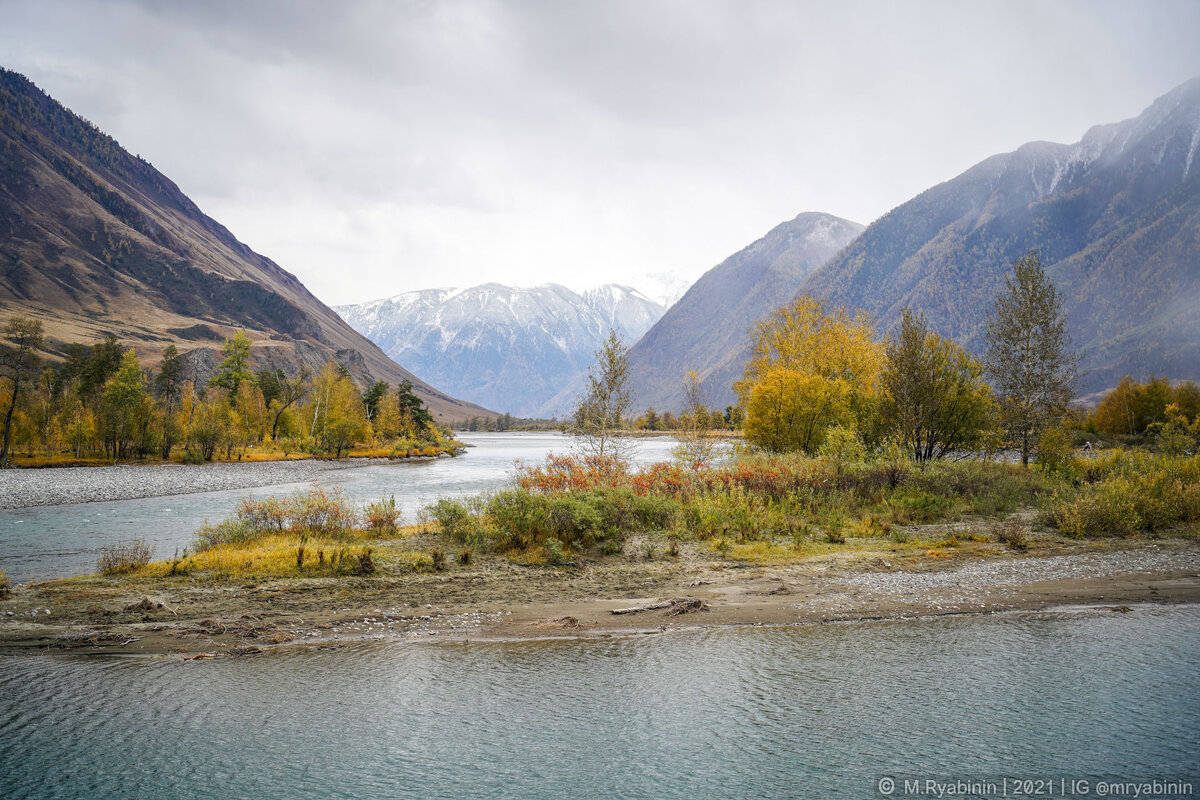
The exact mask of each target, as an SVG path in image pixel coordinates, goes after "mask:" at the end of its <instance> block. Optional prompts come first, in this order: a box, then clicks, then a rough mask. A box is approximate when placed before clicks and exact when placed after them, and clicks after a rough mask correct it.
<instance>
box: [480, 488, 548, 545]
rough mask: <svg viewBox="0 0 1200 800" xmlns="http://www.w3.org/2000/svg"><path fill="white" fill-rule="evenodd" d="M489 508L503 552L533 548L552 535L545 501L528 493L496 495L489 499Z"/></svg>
mask: <svg viewBox="0 0 1200 800" xmlns="http://www.w3.org/2000/svg"><path fill="white" fill-rule="evenodd" d="M485 508H486V513H487V515H488V519H489V520H491V522H492V524H493V525H494V526H495V527H496V531H497V534H498V536H499V539H500V541H499V544H500V547H501V549H502V550H513V549H521V550H524V549H526V548H529V547H533V546H534V545H536V544H539V543H540V542H542V541H543V540H544V539H545V538H546V535H547V533H548V531H549V527H548V524H549V523H548V515H547V510H546V502H545V498H544V497H542V496H540V495H538V496H534V495H533V494H531V493H530V492H529V491H527V490H525V489H508V490H505V491H502V492H496V493H495V494H493V495H492V496H491V497H489V498H488V500H487V504H486V507H485Z"/></svg>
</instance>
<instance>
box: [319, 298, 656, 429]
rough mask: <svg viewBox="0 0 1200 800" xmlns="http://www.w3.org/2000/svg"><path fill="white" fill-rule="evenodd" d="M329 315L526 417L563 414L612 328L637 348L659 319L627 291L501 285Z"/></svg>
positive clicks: (429, 375) (434, 374) (419, 369)
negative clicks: (344, 321)
mask: <svg viewBox="0 0 1200 800" xmlns="http://www.w3.org/2000/svg"><path fill="white" fill-rule="evenodd" d="M335 310H336V311H337V312H338V313H339V314H341V315H342V317H343V318H344V319H345V320H346V321H347V322H348V323H350V325H351V326H352V327H353V328H354V329H355V330H357V331H360V332H361V333H363V334H364V335H366V336H368V337H370V339H371V340H372V341H374V342H375V343H376V344H378V345H379V346H380V347H382V348H383V350H384V351H385V352H386V353H387V354H388V355H390V356H391V357H392V358H395V359H397V360H403V361H404V363H405V364H408V365H409V366H411V367H412V369H413V371H414V372H416V373H417V374H418V375H420V376H421V377H423V378H425V379H426V380H428V381H432V382H433V383H436V384H438V385H439V386H445V387H446V388H447V390H448V391H451V392H453V393H455V394H457V395H460V396H462V397H468V398H470V399H471V400H473V401H475V402H477V403H481V404H483V405H486V406H488V407H489V408H498V409H502V410H504V411H510V412H512V413H513V414H516V415H518V416H533V417H549V416H554V415H556V414H563V413H565V412H566V411H567V410H568V409H569V408H570V406H571V403H572V401H573V400H574V398H575V396H576V395H577V394H578V392H579V390H580V387H581V386H582V376H583V374H584V373H585V372H586V370H587V368H588V367H589V366H591V364H592V362H593V361H594V360H595V359H594V356H595V353H596V350H597V349H598V348H599V346H600V343H601V342H602V341H603V339H604V338H605V337H606V336H607V335H608V332H609V330H610V329H615V330H616V331H617V332H618V333H619V334H621V335H622V336H624V337H625V339H626V341H634V340H635V339H637V337H638V336H640V335H641V334H642V333H643V332H644V331H645V330H646V329H647V328H649V327H650V326H651V325H652V324H653V323H654V322H655V321H656V320H657V319H658V318H659V317H660V316H661V315H662V312H663V308H662V306H660V305H659V304H658V303H656V302H654V301H653V300H650V299H649V298H647V297H645V296H644V295H642V294H640V293H638V292H637V291H635V290H633V289H631V288H629V287H627V286H616V285H608V286H601V287H599V288H597V289H589V290H588V291H586V292H584V293H583V294H582V295H579V294H576V293H575V292H572V291H571V290H570V289H567V288H566V287H563V286H557V285H555V284H547V285H545V286H536V287H534V288H532V289H519V288H515V287H511V286H502V285H500V284H498V283H485V284H483V285H482V286H474V287H472V288H470V289H428V290H425V291H418V292H405V293H403V294H398V295H396V296H395V297H390V298H387V299H384V300H373V301H371V302H368V303H362V304H359V305H346V306H336V307H335Z"/></svg>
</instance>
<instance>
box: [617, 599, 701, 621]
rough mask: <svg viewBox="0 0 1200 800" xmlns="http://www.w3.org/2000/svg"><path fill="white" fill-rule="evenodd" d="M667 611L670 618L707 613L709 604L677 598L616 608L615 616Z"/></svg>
mask: <svg viewBox="0 0 1200 800" xmlns="http://www.w3.org/2000/svg"><path fill="white" fill-rule="evenodd" d="M664 608H665V609H667V616H668V617H676V616H679V615H680V614H687V613H688V612H691V611H707V610H708V603H706V602H704V601H703V600H697V599H696V598H694V597H675V598H672V599H669V600H657V601H655V602H653V603H647V604H646V605H644V606H630V607H629V608H614V609H612V611H611V613H613V614H640V613H642V612H643V611H659V610H661V609H664Z"/></svg>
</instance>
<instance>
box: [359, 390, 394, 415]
mask: <svg viewBox="0 0 1200 800" xmlns="http://www.w3.org/2000/svg"><path fill="white" fill-rule="evenodd" d="M387 391H388V385H387V384H386V383H385V382H383V381H375V383H373V384H371V388H369V389H367V390H366V391H365V392H363V396H362V402H363V408H365V409H366V411H367V419H369V420H371V421H374V420H375V415H376V413H377V412H378V411H379V406H380V404H381V403H382V402H383V398H384V396H385V395H386V394H387Z"/></svg>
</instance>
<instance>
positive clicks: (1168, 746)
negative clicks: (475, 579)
mask: <svg viewBox="0 0 1200 800" xmlns="http://www.w3.org/2000/svg"><path fill="white" fill-rule="evenodd" d="M1198 752H1200V608H1197V607H1176V608H1139V609H1137V610H1136V611H1135V612H1134V613H1132V614H1111V613H1104V612H1088V613H1072V614H1057V615H1053V614H1052V615H1040V616H1033V615H997V616H990V617H970V618H966V617H956V618H945V619H935V620H921V621H903V622H900V621H898V622H887V623H856V624H839V625H825V626H808V627H799V628H776V629H762V628H759V629H754V628H750V629H745V628H743V629H724V630H714V631H707V632H682V633H673V634H667V635H663V636H659V637H652V638H651V637H638V638H631V639H616V640H595V641H555V642H525V643H507V644H496V643H491V644H489V643H470V644H440V645H413V644H404V643H389V644H382V645H362V646H358V647H353V648H349V649H345V650H338V651H331V652H315V651H314V652H294V653H290V654H283V655H272V656H266V657H259V658H252V659H243V660H220V661H215V662H187V663H185V662H180V661H178V660H174V659H142V658H137V659H132V658H124V659H118V658H82V657H58V658H51V657H48V656H41V655H39V656H26V657H20V656H14V657H5V658H0V765H3V769H2V770H0V796H3V797H6V798H24V797H30V798H32V797H38V798H41V797H91V798H122V797H172V798H226V797H254V798H295V797H321V798H368V797H379V798H382V797H404V798H408V797H411V798H459V797H500V798H558V797H578V798H591V797H604V798H608V797H630V798H635V797H636V798H722V799H723V798H729V797H770V798H773V797H813V798H823V797H834V796H838V797H862V798H869V797H878V796H879V794H878V793H877V792H876V786H877V781H878V780H879V778H880V777H881V776H884V775H890V776H893V777H895V778H897V779H903V778H906V777H907V778H910V779H917V778H920V779H924V778H936V779H965V780H990V779H999V778H1000V777H1001V776H1009V777H1013V776H1025V777H1042V776H1045V777H1054V778H1060V777H1066V778H1068V779H1069V778H1089V779H1092V780H1096V779H1098V778H1115V777H1122V778H1128V779H1133V778H1155V777H1157V778H1162V779H1167V778H1174V779H1190V780H1191V781H1192V782H1193V786H1194V787H1197V788H1194V789H1193V791H1196V790H1197V789H1200V768H1198V767H1197V762H1196V760H1195V755H1196V753H1198ZM984 796H997V795H986V794H985V795H984Z"/></svg>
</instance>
